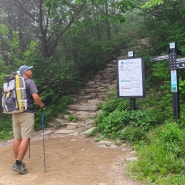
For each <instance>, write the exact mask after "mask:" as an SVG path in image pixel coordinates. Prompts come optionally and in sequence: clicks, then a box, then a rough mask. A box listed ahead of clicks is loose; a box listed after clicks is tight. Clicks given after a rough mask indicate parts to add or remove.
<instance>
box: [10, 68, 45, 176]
mask: <svg viewBox="0 0 185 185" xmlns="http://www.w3.org/2000/svg"><path fill="white" fill-rule="evenodd" d="M32 67H33V66H26V65H22V66H20V67H19V69H18V71H19V72H20V75H21V76H22V77H23V78H24V79H25V83H26V96H27V102H28V105H27V106H28V108H27V110H26V111H24V112H22V113H16V114H13V115H12V122H13V134H14V142H13V152H14V157H15V160H16V162H15V164H14V165H13V166H12V170H15V171H16V172H19V173H21V174H26V173H28V171H27V169H26V168H25V164H24V163H23V162H22V161H23V159H24V156H25V154H26V152H27V150H28V147H29V143H30V138H31V137H32V135H33V132H34V101H35V102H36V103H37V104H38V105H39V106H40V108H43V107H44V104H43V103H42V101H41V98H40V96H39V95H38V90H37V87H36V85H35V82H34V81H33V80H32V79H31V78H32V71H31V68H32Z"/></svg>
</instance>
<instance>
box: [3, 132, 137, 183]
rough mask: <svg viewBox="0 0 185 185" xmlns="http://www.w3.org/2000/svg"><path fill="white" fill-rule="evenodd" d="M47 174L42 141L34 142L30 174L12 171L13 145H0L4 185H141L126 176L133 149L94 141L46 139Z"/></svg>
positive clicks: (80, 137) (29, 167) (76, 137)
mask: <svg viewBox="0 0 185 185" xmlns="http://www.w3.org/2000/svg"><path fill="white" fill-rule="evenodd" d="M45 146H46V148H45V151H46V153H45V154H46V155H45V156H46V173H45V172H44V160H43V156H44V155H43V143H42V139H41V137H40V139H38V138H37V139H36V140H34V139H33V140H32V142H31V152H30V158H29V155H28V154H27V155H26V157H25V160H24V162H25V163H26V166H27V169H28V171H29V173H28V174H25V175H20V174H18V173H17V172H15V171H13V170H11V166H12V165H13V163H14V159H13V154H12V148H11V142H9V143H8V144H2V143H1V146H0V156H1V157H0V159H1V165H0V185H25V184H26V185H139V183H136V182H134V181H133V180H132V179H129V178H128V177H127V176H126V172H125V167H126V165H127V160H128V158H129V157H132V156H133V152H132V150H131V148H130V147H128V146H125V145H122V146H119V147H115V148H108V147H100V146H99V145H98V144H97V143H96V142H94V139H93V138H86V137H84V136H69V135H68V136H65V137H64V136H62V137H61V136H60V137H58V136H57V137H52V138H50V137H48V138H47V137H46V138H45Z"/></svg>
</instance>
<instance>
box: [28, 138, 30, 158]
mask: <svg viewBox="0 0 185 185" xmlns="http://www.w3.org/2000/svg"><path fill="white" fill-rule="evenodd" d="M28 157H29V158H30V140H29V155H28Z"/></svg>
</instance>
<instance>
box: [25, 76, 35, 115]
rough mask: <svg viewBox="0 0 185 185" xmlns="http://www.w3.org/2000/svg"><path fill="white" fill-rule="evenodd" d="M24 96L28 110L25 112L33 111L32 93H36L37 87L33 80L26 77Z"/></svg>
mask: <svg viewBox="0 0 185 185" xmlns="http://www.w3.org/2000/svg"><path fill="white" fill-rule="evenodd" d="M25 83H26V96H27V101H28V110H26V111H25V112H34V100H33V97H32V94H34V93H38V89H37V87H36V85H35V82H34V81H33V80H32V79H29V78H26V79H25Z"/></svg>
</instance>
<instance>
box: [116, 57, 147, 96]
mask: <svg viewBox="0 0 185 185" xmlns="http://www.w3.org/2000/svg"><path fill="white" fill-rule="evenodd" d="M117 96H118V97H123V98H124V97H127V98H144V97H145V96H146V94H145V71H144V61H143V59H142V58H129V59H118V60H117Z"/></svg>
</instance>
